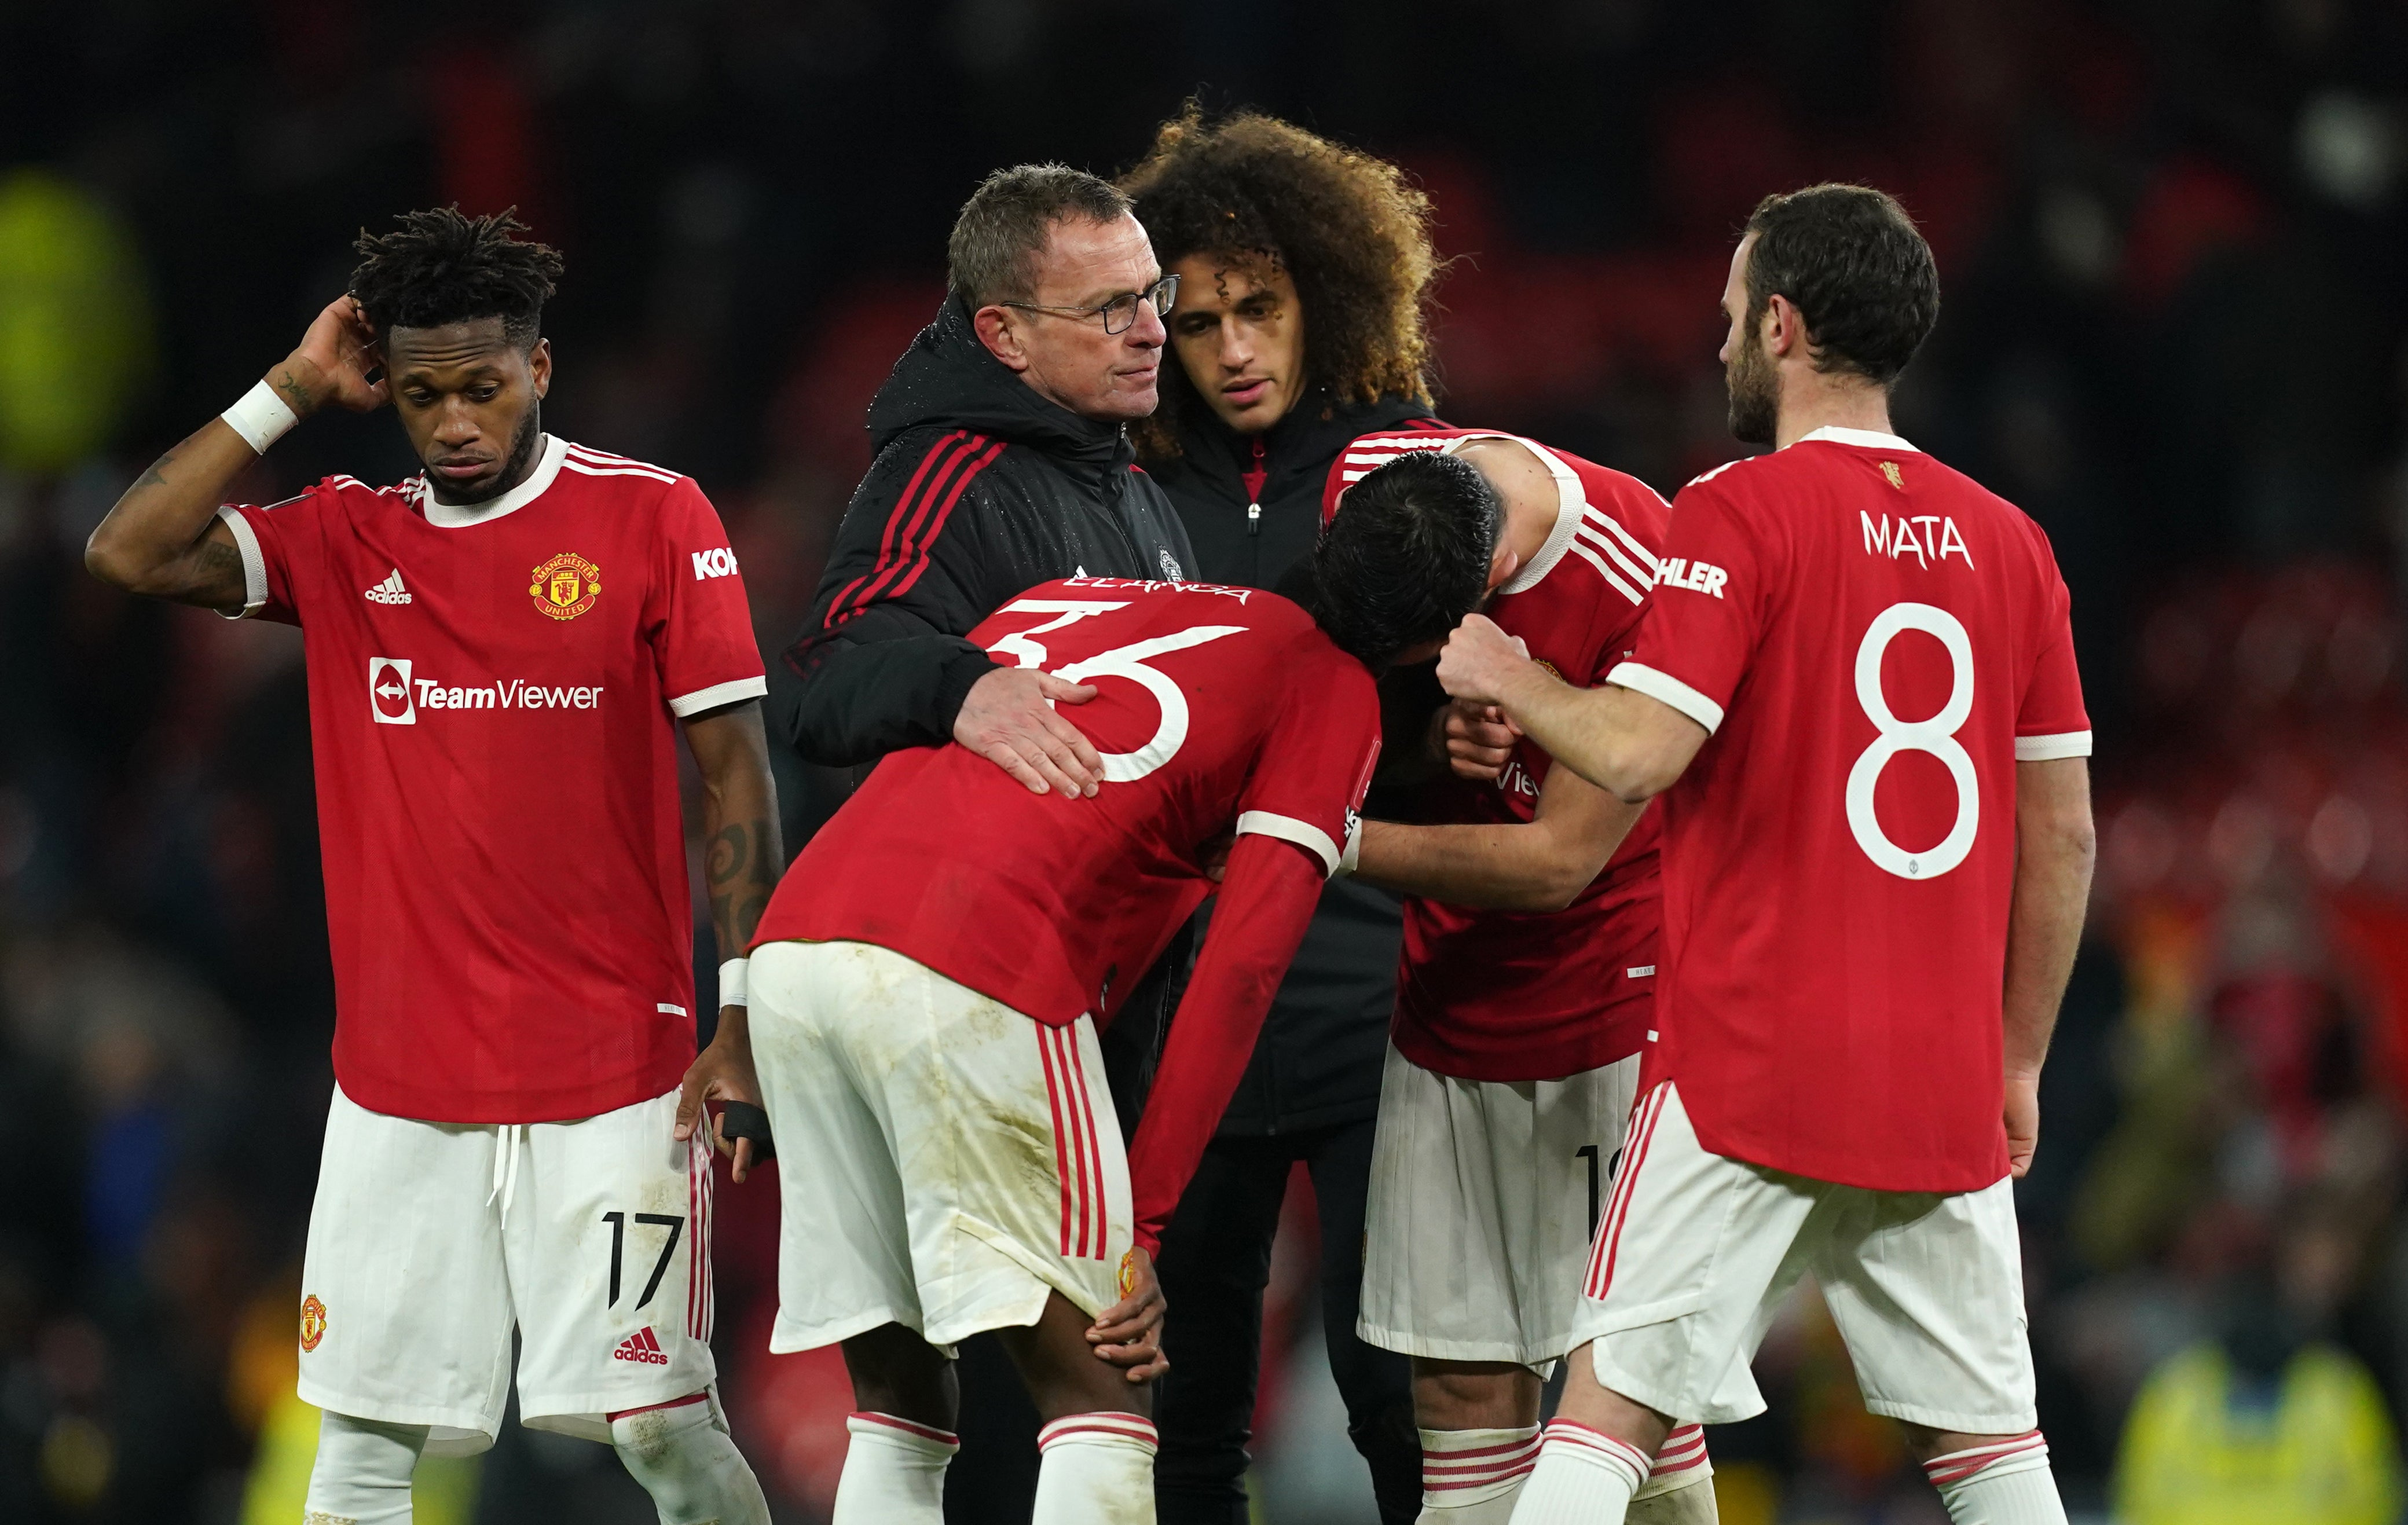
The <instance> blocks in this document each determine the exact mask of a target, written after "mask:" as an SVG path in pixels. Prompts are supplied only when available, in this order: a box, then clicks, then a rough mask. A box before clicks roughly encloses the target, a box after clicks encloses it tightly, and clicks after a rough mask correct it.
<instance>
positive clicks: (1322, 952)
mask: <svg viewBox="0 0 2408 1525" xmlns="http://www.w3.org/2000/svg"><path fill="white" fill-rule="evenodd" d="M1173 363H1175V362H1173ZM1421 419H1428V420H1430V422H1431V423H1432V424H1433V425H1435V424H1436V423H1437V421H1436V420H1435V419H1430V409H1429V408H1428V406H1427V405H1426V404H1423V403H1418V402H1412V401H1408V400H1405V399H1402V398H1398V397H1383V398H1381V399H1380V400H1379V401H1378V402H1374V403H1339V402H1334V401H1332V400H1331V399H1330V397H1329V396H1328V395H1327V394H1326V393H1314V394H1312V395H1309V396H1304V397H1302V398H1300V399H1298V400H1297V405H1296V406H1295V407H1294V408H1292V409H1290V410H1288V415H1287V416H1286V417H1285V418H1283V419H1281V420H1280V421H1279V422H1278V423H1277V424H1272V425H1271V426H1270V427H1269V429H1266V430H1264V431H1263V432H1262V433H1261V434H1259V435H1255V436H1251V437H1248V436H1240V435H1238V434H1236V433H1234V432H1232V431H1231V430H1230V429H1229V428H1228V427H1227V426H1226V425H1225V424H1222V423H1221V421H1220V420H1219V419H1217V418H1215V417H1213V416H1212V414H1211V413H1210V412H1209V411H1207V410H1205V408H1204V407H1203V406H1202V405H1201V404H1200V403H1196V402H1193V401H1192V400H1191V401H1190V403H1189V405H1188V406H1187V407H1186V408H1185V409H1184V410H1183V411H1182V414H1181V415H1178V416H1175V417H1174V419H1173V428H1174V431H1175V432H1176V434H1177V435H1178V438H1179V444H1180V453H1179V454H1177V455H1175V456H1173V457H1171V458H1170V459H1168V460H1166V461H1161V462H1156V463H1154V464H1152V465H1150V466H1149V467H1148V470H1149V471H1150V472H1151V473H1152V475H1153V477H1154V481H1156V482H1160V483H1161V484H1162V488H1163V491H1165V492H1167V493H1168V494H1169V495H1170V501H1171V502H1172V503H1173V504H1175V505H1176V506H1177V507H1178V510H1179V516H1180V518H1182V519H1183V520H1184V521H1186V524H1187V534H1188V538H1189V540H1191V541H1193V543H1194V544H1195V547H1196V554H1197V559H1196V568H1195V569H1196V574H1197V576H1198V577H1201V578H1202V579H1203V580H1204V581H1206V582H1208V583H1228V584H1233V585H1237V586H1241V587H1256V588H1268V587H1271V586H1274V585H1275V584H1277V583H1278V582H1279V580H1280V579H1281V577H1283V575H1285V574H1286V572H1287V570H1288V568H1291V567H1293V566H1295V565H1296V564H1297V562H1298V561H1301V560H1302V559H1304V557H1305V555H1306V554H1307V553H1309V552H1311V551H1312V545H1313V541H1314V540H1315V539H1317V538H1318V537H1319V535H1320V533H1321V488H1322V483H1323V482H1324V481H1325V480H1326V478H1327V477H1328V475H1329V467H1330V463H1331V462H1333V461H1335V460H1336V459H1337V458H1338V455H1339V453H1340V452H1341V451H1343V450H1344V449H1345V448H1346V447H1347V445H1348V444H1349V443H1351V442H1352V441H1353V440H1354V439H1355V438H1356V437H1358V436H1360V435H1366V434H1371V433H1374V432H1376V431H1379V430H1383V429H1400V428H1411V427H1412V424H1413V423H1414V421H1415V420H1421ZM1257 470H1258V471H1260V472H1261V473H1262V475H1261V477H1260V478H1259V481H1258V482H1257V481H1256V480H1254V479H1253V478H1252V476H1251V473H1252V472H1254V471H1257ZM1403 937H1404V913H1403V909H1402V906H1401V903H1400V902H1399V901H1398V899H1397V898H1396V897H1395V896H1393V895H1390V894H1388V893H1387V892H1386V891H1385V890H1380V889H1373V888H1372V887H1371V886H1370V885H1359V884H1356V883H1355V881H1353V880H1351V879H1336V880H1332V881H1330V883H1329V885H1327V887H1326V888H1325V889H1323V891H1322V892H1321V908H1320V910H1319V911H1317V912H1316V913H1314V914H1313V918H1312V927H1311V928H1310V929H1308V930H1307V931H1306V932H1305V934H1304V942H1303V945H1302V946H1300V947H1298V948H1297V951H1296V961H1295V962H1294V963H1292V964H1290V965H1289V966H1288V971H1287V977H1286V978H1285V979H1284V980H1283V981H1282V982H1281V983H1280V988H1279V995H1278V996H1277V997H1276V998H1275V999H1274V1000H1272V1002H1271V1009H1270V1014H1269V1016H1267V1017H1266V1018H1264V1021H1263V1032H1262V1037H1261V1038H1260V1039H1258V1040H1257V1041H1256V1042H1255V1044H1254V1060H1253V1062H1252V1063H1251V1064H1249V1065H1248V1066H1247V1068H1246V1073H1245V1078H1244V1079H1242V1080H1240V1082H1239V1083H1238V1090H1237V1094H1236V1095H1235V1096H1233V1097H1232V1098H1231V1099H1230V1101H1229V1110H1228V1112H1227V1113H1226V1114H1225V1115H1224V1116H1223V1118H1222V1121H1221V1130H1222V1132H1224V1133H1233V1134H1264V1133H1283V1132H1287V1131H1289V1130H1291V1129H1305V1128H1322V1127H1327V1126H1330V1125H1332V1124H1337V1123H1347V1122H1357V1121H1360V1120H1362V1119H1363V1118H1366V1117H1369V1116H1370V1115H1372V1114H1373V1113H1375V1112H1376V1111H1378V1110H1379V1104H1380V1071H1381V1067H1382V1065H1383V1062H1384V1060H1385V1057H1386V1055H1387V1046H1388V1021H1389V1018H1390V1016H1391V1015H1392V1014H1393V1012H1394V1008H1395V1006H1396V1000H1397V955H1398V943H1399V942H1401V941H1402V939H1403Z"/></svg>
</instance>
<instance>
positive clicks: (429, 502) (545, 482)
mask: <svg viewBox="0 0 2408 1525" xmlns="http://www.w3.org/2000/svg"><path fill="white" fill-rule="evenodd" d="M567 456H568V441H567V440H566V439H560V438H558V437H557V436H554V435H549V434H548V435H545V436H544V437H543V449H542V451H541V452H540V453H538V455H537V457H536V463H535V469H534V470H533V471H530V472H528V473H527V480H526V481H524V482H520V483H519V484H518V485H517V486H515V487H513V488H511V489H510V490H509V492H507V493H504V494H503V495H502V496H499V497H497V498H495V499H493V500H492V501H490V502H485V503H444V502H439V501H437V498H436V496H435V487H434V484H433V483H432V482H425V479H424V478H421V479H420V481H421V482H425V485H424V486H423V488H422V490H421V492H420V495H419V499H418V502H419V507H420V508H421V509H423V511H425V514H426V522H427V523H428V524H430V525H434V526H435V527H436V528H437V529H472V528H474V527H476V526H477V525H490V524H492V523H493V522H494V521H495V520H496V519H500V518H503V517H505V516H507V515H509V514H513V513H516V512H518V511H519V510H521V509H523V508H525V507H526V506H527V505H528V504H530V503H532V502H534V501H535V500H536V499H537V498H538V497H541V496H543V495H544V493H545V491H546V490H547V489H548V488H550V487H551V486H552V479H553V478H555V477H557V476H559V475H560V463H561V462H562V461H564V460H566V459H567Z"/></svg>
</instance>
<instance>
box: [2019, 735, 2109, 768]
mask: <svg viewBox="0 0 2408 1525" xmlns="http://www.w3.org/2000/svg"><path fill="white" fill-rule="evenodd" d="M2089 755H2090V733H2089V732H2088V731H2059V732H2057V734H2056V735H2054V736H2018V737H2016V738H2015V761H2017V762H2055V761H2056V760H2057V758H2059V757H2087V756H2089Z"/></svg>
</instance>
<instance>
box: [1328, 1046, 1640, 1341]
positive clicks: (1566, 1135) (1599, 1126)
mask: <svg viewBox="0 0 2408 1525" xmlns="http://www.w3.org/2000/svg"><path fill="white" fill-rule="evenodd" d="M1638 1084H1639V1056H1637V1055H1636V1054H1634V1055H1632V1056H1630V1057H1628V1058H1626V1059H1623V1060H1620V1061H1619V1062H1617V1063H1613V1064H1609V1065H1605V1066H1603V1067H1602V1068H1599V1069H1596V1070H1590V1071H1586V1072H1583V1073H1580V1074H1576V1075H1570V1076H1568V1077H1566V1078H1564V1079H1562V1080H1538V1081H1498V1080H1459V1079H1456V1078H1455V1077H1453V1076H1449V1075H1441V1074H1437V1073H1434V1072H1431V1071H1428V1070H1425V1069H1423V1068H1422V1067H1421V1066H1419V1065H1417V1064H1415V1063H1413V1062H1412V1060H1410V1059H1408V1058H1406V1057H1404V1056H1403V1055H1401V1054H1399V1053H1398V1052H1397V1051H1396V1049H1395V1048H1394V1047H1393V1046H1391V1047H1390V1048H1389V1050H1388V1064H1387V1070H1386V1072H1385V1073H1384V1074H1383V1076H1382V1077H1381V1080H1380V1122H1379V1130H1378V1132H1377V1134H1376V1135H1375V1136H1374V1139H1373V1142H1372V1144H1371V1195H1370V1202H1369V1206H1368V1207H1367V1209H1366V1210H1365V1225H1366V1229H1367V1232H1366V1235H1365V1244H1364V1248H1363V1302H1362V1314H1361V1317H1360V1319H1359V1320H1358V1321H1357V1323H1356V1324H1355V1331H1356V1332H1357V1333H1359V1334H1361V1335H1362V1337H1363V1338H1364V1339H1365V1340H1367V1341H1369V1343H1371V1344H1372V1345H1378V1346H1380V1347H1381V1348H1382V1349H1384V1350H1398V1351H1402V1352H1403V1353H1404V1354H1406V1355H1409V1356H1425V1357H1433V1358H1436V1359H1438V1360H1510V1361H1519V1362H1520V1363H1522V1364H1523V1365H1525V1366H1533V1367H1541V1368H1543V1367H1545V1366H1547V1365H1549V1364H1550V1363H1552V1362H1554V1361H1555V1360H1560V1359H1561V1358H1562V1357H1563V1356H1564V1355H1565V1353H1566V1352H1568V1351H1570V1349H1571V1348H1572V1345H1573V1344H1574V1343H1575V1342H1574V1341H1573V1338H1572V1322H1573V1317H1574V1316H1575V1315H1576V1314H1577V1313H1578V1312H1579V1310H1580V1302H1581V1295H1580V1292H1581V1272H1582V1268H1584V1266H1586V1265H1587V1264H1588V1247H1589V1235H1590V1232H1591V1230H1592V1229H1593V1227H1594V1226H1595V1224H1596V1221H1597V1217H1598V1211H1599V1207H1600V1203H1601V1200H1602V1198H1603V1196H1604V1194H1605V1189H1606V1185H1607V1183H1608V1182H1610V1181H1611V1180H1612V1179H1613V1158H1614V1153H1615V1151H1617V1150H1619V1149H1620V1148H1621V1147H1622V1138H1623V1130H1624V1129H1625V1128H1626V1127H1627V1125H1628V1123H1629V1121H1630V1101H1631V1093H1632V1092H1633V1091H1634V1090H1635V1089H1636V1088H1637V1086H1638Z"/></svg>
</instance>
